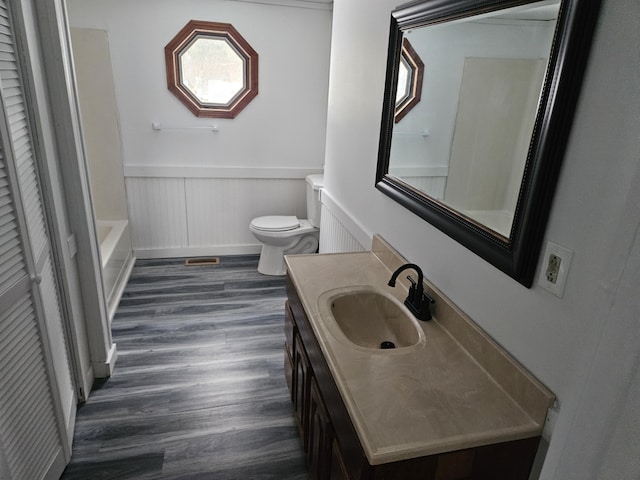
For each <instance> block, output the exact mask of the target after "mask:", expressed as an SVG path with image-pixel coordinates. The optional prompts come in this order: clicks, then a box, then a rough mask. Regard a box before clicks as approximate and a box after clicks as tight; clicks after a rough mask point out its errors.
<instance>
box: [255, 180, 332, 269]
mask: <svg viewBox="0 0 640 480" xmlns="http://www.w3.org/2000/svg"><path fill="white" fill-rule="evenodd" d="M305 180H306V182H307V216H308V217H309V218H308V219H299V218H297V217H295V216H293V215H268V216H264V217H257V218H254V219H253V220H251V223H250V224H249V230H250V231H251V233H252V234H253V236H254V237H256V239H257V240H258V241H259V242H260V243H262V249H261V251H260V260H259V262H258V272H260V273H262V274H264V275H284V274H285V273H286V266H285V263H284V256H285V255H294V254H302V253H315V252H316V251H317V250H318V239H319V236H320V229H319V227H320V188H321V187H322V175H309V176H307V177H306V179H305Z"/></svg>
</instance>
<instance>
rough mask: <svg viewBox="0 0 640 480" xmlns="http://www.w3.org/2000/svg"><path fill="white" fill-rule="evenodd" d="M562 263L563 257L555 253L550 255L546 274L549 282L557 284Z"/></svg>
mask: <svg viewBox="0 0 640 480" xmlns="http://www.w3.org/2000/svg"><path fill="white" fill-rule="evenodd" d="M561 263H562V259H561V258H560V257H559V256H557V255H554V254H553V253H552V254H551V255H549V263H548V264H547V272H546V274H545V276H546V277H547V281H548V282H551V283H554V284H555V283H556V282H557V281H558V272H559V271H560V264H561Z"/></svg>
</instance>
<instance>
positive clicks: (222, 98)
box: [180, 36, 245, 105]
mask: <svg viewBox="0 0 640 480" xmlns="http://www.w3.org/2000/svg"><path fill="white" fill-rule="evenodd" d="M244 68H245V66H244V61H243V58H242V57H241V56H240V55H238V53H237V52H236V51H235V50H234V49H233V47H232V46H231V45H230V44H229V42H227V40H225V39H224V38H216V37H208V36H198V37H196V39H195V40H194V41H193V42H192V43H191V45H189V46H188V47H186V48H185V49H184V50H183V51H182V53H181V54H180V72H181V81H182V84H183V85H184V86H185V87H186V88H187V89H189V91H190V92H191V93H192V94H193V95H194V96H195V97H196V98H197V99H198V100H199V101H200V102H202V103H206V104H219V105H226V104H228V103H229V102H231V100H233V98H234V97H235V96H236V95H237V94H238V93H239V92H240V91H241V90H243V89H244V87H245V85H244V78H245V75H244Z"/></svg>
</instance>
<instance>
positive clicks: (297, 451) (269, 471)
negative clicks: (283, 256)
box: [62, 255, 308, 480]
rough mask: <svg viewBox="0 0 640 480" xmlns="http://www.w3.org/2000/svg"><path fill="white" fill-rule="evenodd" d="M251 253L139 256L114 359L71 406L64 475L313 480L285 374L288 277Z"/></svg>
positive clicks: (120, 314) (67, 479)
mask: <svg viewBox="0 0 640 480" xmlns="http://www.w3.org/2000/svg"><path fill="white" fill-rule="evenodd" d="M257 262H258V257H257V256H254V255H247V256H225V257H221V263H220V265H213V266H185V265H184V260H179V259H170V260H167V259H162V260H139V261H138V262H137V263H136V266H135V268H134V270H133V273H132V276H131V278H130V280H129V284H128V285H127V288H126V290H125V293H124V296H123V299H122V301H121V302H120V306H119V308H118V311H117V313H116V317H115V318H114V321H113V325H112V331H113V337H114V342H116V343H117V346H118V360H117V363H116V369H115V372H114V374H113V376H112V377H111V378H109V379H108V380H106V381H102V382H100V383H98V384H96V385H95V386H94V389H93V391H92V393H91V395H90V396H89V400H88V401H87V403H86V404H84V405H83V406H81V407H80V409H79V410H78V415H77V420H76V431H75V435H74V444H73V454H72V458H71V463H70V464H69V466H68V467H67V469H66V470H65V472H64V474H63V476H62V480H80V479H82V480H106V479H114V480H116V479H118V480H120V479H122V480H128V479H136V480H147V479H167V480H168V479H171V480H187V479H199V480H207V479H216V480H218V479H221V480H225V479H229V480H236V479H260V480H263V479H264V480H268V479H278V480H286V479H291V480H298V479H300V480H302V479H307V478H308V472H307V468H306V460H305V456H304V452H303V451H302V447H301V442H300V440H299V438H298V433H297V430H296V426H295V420H294V418H293V414H292V407H291V401H290V397H289V392H288V390H287V387H286V383H285V380H284V374H283V343H284V333H283V330H282V327H283V316H284V302H285V284H284V278H283V277H268V276H264V275H261V274H259V273H258V272H257V270H256V267H257Z"/></svg>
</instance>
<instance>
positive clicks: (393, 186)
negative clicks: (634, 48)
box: [376, 0, 600, 288]
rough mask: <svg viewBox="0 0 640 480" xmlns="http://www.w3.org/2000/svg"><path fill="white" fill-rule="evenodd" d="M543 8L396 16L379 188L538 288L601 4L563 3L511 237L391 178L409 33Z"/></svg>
mask: <svg viewBox="0 0 640 480" xmlns="http://www.w3.org/2000/svg"><path fill="white" fill-rule="evenodd" d="M531 3H536V2H534V1H523V0H519V1H518V0H506V1H495V0H420V1H414V2H410V3H407V4H405V5H403V6H401V7H399V8H398V9H396V10H394V11H393V12H392V14H391V30H390V37H389V52H388V60H387V79H386V86H385V95H384V103H383V112H382V125H381V130H380V144H379V150H378V169H377V173H376V188H377V189H379V190H380V191H381V192H383V193H384V194H385V195H387V196H389V197H391V198H392V199H394V200H395V201H397V202H398V203H400V204H402V205H403V206H405V207H406V208H408V209H409V210H411V211H412V212H414V213H415V214H416V215H418V216H419V217H421V218H423V219H424V220H426V221H428V222H429V223H431V224H432V225H434V226H435V227H437V228H438V229H440V230H441V231H443V232H444V233H446V234H447V235H449V236H450V237H452V238H453V239H455V240H456V241H458V242H459V243H460V244H462V245H464V246H465V247H467V248H468V249H469V250H471V251H473V252H475V253H476V254H477V255H479V256H480V257H482V258H484V259H485V260H487V261H488V262H489V263H491V264H492V265H494V266H495V267H496V268H498V269H500V270H502V271H503V272H504V273H506V274H507V275H509V276H511V277H513V278H514V279H515V280H517V281H518V282H520V283H521V284H522V285H524V286H525V287H527V288H529V287H531V284H532V282H533V277H534V274H535V269H536V265H537V263H538V256H539V253H540V246H541V243H542V239H543V236H544V232H545V228H546V224H547V219H548V216H549V211H550V209H551V203H552V199H553V194H554V190H555V187H556V183H557V179H558V175H559V172H560V166H561V163H562V159H563V157H564V152H565V147H566V144H567V139H568V136H569V133H570V129H571V123H572V119H573V114H574V111H575V106H576V103H577V100H578V97H579V92H580V86H581V83H582V77H583V74H584V69H585V65H586V63H587V60H588V56H589V48H590V45H591V40H592V36H593V31H594V29H595V25H596V21H597V17H598V12H599V6H600V1H599V0H563V1H562V3H561V5H560V12H559V17H558V21H557V26H556V33H555V37H554V40H553V45H552V48H551V53H550V56H549V63H548V66H547V73H546V77H545V81H544V84H543V88H542V93H541V97H540V102H539V104H538V111H537V114H536V120H535V127H534V130H533V135H532V138H531V143H530V146H529V153H528V156H527V160H526V165H525V171H524V175H523V180H522V184H521V188H520V193H519V197H518V203H517V207H516V211H515V215H514V219H513V225H512V228H511V234H510V236H509V238H506V237H504V236H502V235H499V234H497V233H496V232H494V231H492V230H490V229H489V228H487V227H484V226H483V225H482V224H480V223H477V222H475V221H473V220H471V219H470V218H467V217H465V216H463V215H462V214H460V213H459V212H457V211H455V210H453V209H452V208H450V207H448V206H447V205H445V204H444V203H442V202H440V201H438V200H436V199H434V198H431V197H429V196H427V195H426V194H424V193H423V192H421V191H420V190H417V189H415V188H413V187H411V186H410V185H408V184H407V183H405V182H403V181H402V180H400V179H399V178H397V177H394V176H392V175H389V174H388V172H389V156H390V151H391V139H392V134H393V125H394V115H395V96H396V89H397V76H398V65H399V61H400V54H401V50H402V39H403V32H404V31H406V30H408V29H412V28H417V27H422V26H428V25H434V24H440V23H443V22H447V21H452V20H457V19H460V18H465V17H470V16H474V15H478V14H482V13H488V12H491V11H496V10H502V9H506V8H512V7H516V6H520V5H526V4H531Z"/></svg>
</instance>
